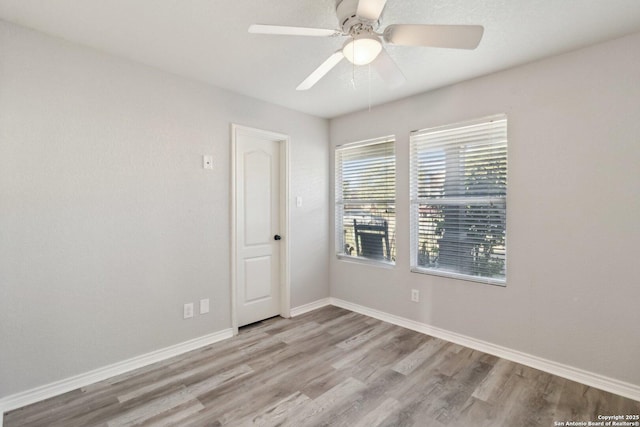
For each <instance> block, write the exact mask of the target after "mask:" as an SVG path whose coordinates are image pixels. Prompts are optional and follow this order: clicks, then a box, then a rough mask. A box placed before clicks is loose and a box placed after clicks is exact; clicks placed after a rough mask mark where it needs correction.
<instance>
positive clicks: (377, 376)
mask: <svg viewBox="0 0 640 427" xmlns="http://www.w3.org/2000/svg"><path fill="white" fill-rule="evenodd" d="M639 413H640V402H636V401H633V400H629V399H625V398H623V397H620V396H616V395H613V394H611V393H607V392H604V391H601V390H597V389H594V388H591V387H588V386H585V385H581V384H578V383H576V382H573V381H569V380H566V379H563V378H560V377H557V376H554V375H550V374H547V373H544V372H541V371H538V370H535V369H532V368H528V367H526V366H522V365H519V364H517V363H513V362H509V361H507V360H504V359H500V358H498V357H495V356H491V355H488V354H485V353H482V352H479V351H475V350H471V349H469V348H466V347H462V346H459V345H456V344H452V343H449V342H446V341H442V340H440V339H437V338H433V337H430V336H427V335H423V334H420V333H417V332H413V331H410V330H407V329H404V328H401V327H398V326H394V325H391V324H388V323H385V322H381V321H378V320H375V319H372V318H369V317H367V316H363V315H360V314H356V313H353V312H350V311H347V310H344V309H341V308H337V307H332V306H330V307H325V308H321V309H319V310H315V311H313V312H310V313H307V314H305V315H302V316H299V317H296V318H294V319H282V318H274V319H270V320H267V321H264V322H260V323H258V324H255V325H252V326H250V327H247V328H244V329H242V330H241V332H240V334H239V335H238V336H237V337H234V338H232V339H229V340H226V341H224V342H220V343H217V344H214V345H211V346H209V347H206V348H202V349H199V350H196V351H193V352H190V353H187V354H184V355H182V356H179V357H176V358H173V359H170V360H166V361H163V362H160V363H157V364H155V365H152V366H148V367H145V368H143V369H139V370H137V371H133V372H130V373H127V374H125V375H121V376H118V377H114V378H111V379H109V380H106V381H102V382H99V383H96V384H93V385H91V386H88V387H85V388H82V389H78V390H74V391H71V392H69V393H66V394H64V395H61V396H57V397H55V398H51V399H48V400H46V401H43V402H39V403H36V404H33V405H30V406H27V407H24V408H21V409H17V410H14V411H11V412H8V413H7V414H5V416H4V425H5V427H14V426H21V427H26V426H64V427H73V426H81V427H88V426H107V427H112V426H134V425H135V426H138V425H144V426H147V425H148V426H152V425H153V426H170V425H171V426H181V427H184V426H211V427H213V426H245V425H246V426H251V425H257V426H296V427H298V426H349V427H356V426H362V427H373V426H420V427H431V426H433V427H442V426H461V427H462V426H464V427H475V426H491V427H499V426H505V427H506V426H508V427H512V426H517V427H524V426H545V427H546V426H554V425H558V424H554V422H566V421H584V422H588V421H598V418H597V417H598V415H625V414H639Z"/></svg>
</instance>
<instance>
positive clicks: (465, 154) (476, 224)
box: [410, 115, 507, 284]
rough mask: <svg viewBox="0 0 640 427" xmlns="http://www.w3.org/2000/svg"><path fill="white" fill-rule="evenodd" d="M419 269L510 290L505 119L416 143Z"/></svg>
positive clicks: (414, 212) (420, 136)
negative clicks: (507, 279) (507, 256)
mask: <svg viewBox="0 0 640 427" xmlns="http://www.w3.org/2000/svg"><path fill="white" fill-rule="evenodd" d="M410 150H411V154H410V156H411V171H410V183H411V184H410V194H411V258H412V260H411V265H412V269H413V271H418V272H426V273H434V274H442V275H447V276H453V277H460V278H465V279H470V280H477V281H483V282H488V283H495V284H504V283H505V279H506V255H507V253H506V196H507V118H506V116H505V115H498V116H492V117H489V118H485V119H481V120H475V121H471V122H465V123H459V124H455V125H450V126H444V127H437V128H432V129H425V130H420V131H415V132H413V133H412V134H411V137H410Z"/></svg>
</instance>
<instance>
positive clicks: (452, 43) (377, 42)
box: [249, 0, 484, 90]
mask: <svg viewBox="0 0 640 427" xmlns="http://www.w3.org/2000/svg"><path fill="white" fill-rule="evenodd" d="M386 2H387V0H337V4H336V14H337V15H338V22H339V23H340V29H337V30H330V29H324V28H306V27H288V26H280V25H262V24H254V25H251V26H250V27H249V32H250V33H253V34H270V35H286V36H315V37H349V38H348V39H347V40H346V41H345V43H344V45H343V47H342V49H340V50H338V51H336V52H334V53H333V54H332V55H331V56H330V57H329V58H327V59H326V60H325V61H324V62H323V63H322V64H320V66H319V67H318V68H317V69H316V70H315V71H313V72H312V73H311V74H310V75H309V76H308V77H307V78H306V79H305V80H304V81H303V82H302V83H300V85H298V87H297V88H296V90H307V89H310V88H311V87H313V85H315V84H316V83H317V82H318V81H319V80H320V79H321V78H322V77H324V76H325V75H326V74H327V73H328V72H329V71H331V69H333V67H335V66H336V65H337V64H338V63H339V62H340V61H342V59H343V58H347V60H348V61H349V62H351V63H352V64H354V65H367V64H371V65H372V66H373V68H374V69H375V70H376V71H377V72H378V74H380V76H381V77H382V78H383V79H384V80H385V81H386V82H387V84H388V85H389V86H391V87H395V86H398V85H400V84H402V83H403V82H404V81H405V80H406V79H405V77H404V75H403V74H402V71H400V69H399V68H398V66H397V65H396V63H395V62H394V61H393V59H392V58H391V57H390V56H389V54H388V53H387V51H386V50H385V49H384V48H383V46H382V42H383V41H384V42H386V43H389V44H394V45H400V46H426V47H444V48H452V49H475V48H476V47H477V46H478V44H479V43H480V40H481V39H482V34H483V32H484V28H483V27H482V26H480V25H425V24H392V25H388V26H387V27H386V28H385V29H384V31H382V32H378V29H379V28H380V15H381V14H382V10H383V9H384V6H385V4H386Z"/></svg>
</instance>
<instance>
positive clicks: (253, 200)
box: [235, 128, 284, 326]
mask: <svg viewBox="0 0 640 427" xmlns="http://www.w3.org/2000/svg"><path fill="white" fill-rule="evenodd" d="M235 148H236V152H235V163H236V164H235V182H236V185H235V191H236V194H235V197H236V218H235V224H236V245H235V247H236V262H235V266H236V272H235V273H236V274H235V277H236V286H235V287H236V314H237V321H238V326H243V325H247V324H249V323H253V322H257V321H259V320H263V319H266V318H269V317H273V316H276V315H278V314H280V283H281V277H280V276H281V272H280V265H281V264H280V256H281V250H280V249H281V248H280V246H281V244H282V240H281V236H280V235H281V233H282V231H281V230H280V227H281V223H282V221H281V216H280V194H281V191H280V177H281V174H280V141H278V140H275V139H274V138H273V137H270V136H269V134H268V133H260V132H259V131H251V130H244V129H242V128H240V129H236V134H235ZM283 237H284V236H283Z"/></svg>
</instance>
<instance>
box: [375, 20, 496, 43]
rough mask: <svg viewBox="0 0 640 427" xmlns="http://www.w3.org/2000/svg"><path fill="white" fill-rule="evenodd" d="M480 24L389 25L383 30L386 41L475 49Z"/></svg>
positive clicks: (482, 29)
mask: <svg viewBox="0 0 640 427" xmlns="http://www.w3.org/2000/svg"><path fill="white" fill-rule="evenodd" d="M482 33H484V28H483V27H482V26H481V25H411V24H408V25H404V24H396V25H389V26H388V27H387V28H386V29H385V30H384V39H385V41H387V42H388V43H392V44H398V45H404V46H427V47H446V48H452V49H475V48H476V47H477V46H478V44H479V43H480V40H481V39H482Z"/></svg>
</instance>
